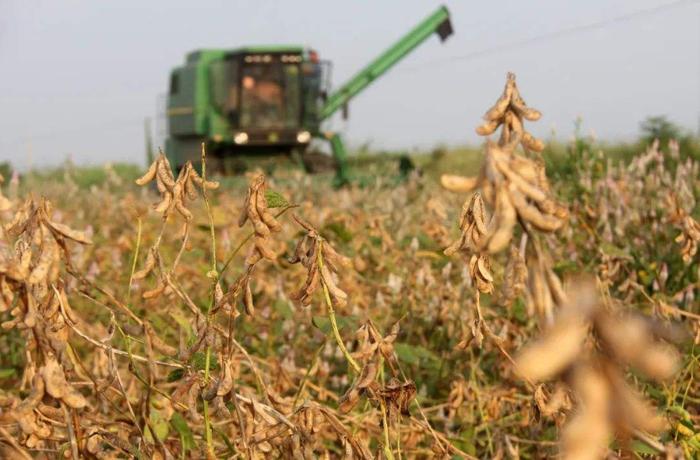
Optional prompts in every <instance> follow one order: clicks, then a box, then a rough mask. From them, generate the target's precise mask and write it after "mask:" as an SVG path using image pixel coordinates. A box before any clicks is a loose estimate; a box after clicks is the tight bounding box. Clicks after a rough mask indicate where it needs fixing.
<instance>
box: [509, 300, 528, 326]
mask: <svg viewBox="0 0 700 460" xmlns="http://www.w3.org/2000/svg"><path fill="white" fill-rule="evenodd" d="M511 311H512V312H513V317H514V318H515V319H516V320H517V321H518V322H519V323H521V324H527V320H528V315H527V307H526V306H525V302H524V301H523V299H522V298H521V297H518V298H516V299H515V301H514V302H513V306H512V307H511Z"/></svg>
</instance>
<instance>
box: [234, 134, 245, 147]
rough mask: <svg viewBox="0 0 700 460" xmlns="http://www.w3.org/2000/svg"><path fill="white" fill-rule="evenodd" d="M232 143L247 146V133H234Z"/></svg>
mask: <svg viewBox="0 0 700 460" xmlns="http://www.w3.org/2000/svg"><path fill="white" fill-rule="evenodd" d="M233 142H235V143H236V144H239V145H240V144H247V143H248V133H244V132H241V133H236V135H235V136H233Z"/></svg>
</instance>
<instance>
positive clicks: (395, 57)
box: [165, 6, 452, 183]
mask: <svg viewBox="0 0 700 460" xmlns="http://www.w3.org/2000/svg"><path fill="white" fill-rule="evenodd" d="M433 33H437V34H438V35H439V36H440V38H441V40H443V41H444V40H445V39H446V38H447V37H448V36H449V35H451V34H452V25H451V23H450V16H449V12H448V10H447V8H445V7H444V6H443V7H440V8H438V9H437V10H436V11H435V12H434V13H432V14H431V15H430V16H428V17H427V18H425V19H424V20H423V21H422V22H420V23H419V24H418V25H416V26H415V27H414V28H413V29H411V30H410V31H409V32H408V33H407V34H406V35H404V36H403V37H401V38H400V39H399V40H398V41H397V42H396V43H394V45H392V46H391V47H390V48H388V49H387V50H386V51H384V52H383V53H382V54H380V55H379V56H378V57H377V58H375V59H374V60H373V61H372V62H371V63H369V64H368V65H367V66H366V67H365V68H363V69H362V70H360V71H359V72H358V73H356V74H355V75H354V76H353V77H352V78H350V79H349V80H348V81H347V82H346V83H345V84H343V85H342V86H340V87H339V88H338V89H336V90H334V91H330V82H329V75H330V63H329V62H327V61H322V60H320V59H319V58H318V53H316V51H315V50H313V49H310V48H307V47H303V46H297V45H274V46H249V47H244V48H237V49H202V50H197V51H193V52H191V53H189V54H188V55H187V58H186V62H185V64H184V65H182V66H180V67H177V68H175V69H173V70H172V71H171V74H170V88H169V92H168V97H167V109H166V110H167V112H166V115H167V120H168V137H167V139H166V145H165V151H166V154H167V156H168V158H169V160H170V162H171V164H172V165H173V167H174V168H176V169H177V168H180V167H182V166H183V165H184V164H185V163H186V162H187V161H192V162H193V163H195V164H196V163H198V162H199V160H200V158H201V144H202V143H203V142H204V143H205V144H206V145H207V151H208V152H209V155H210V158H211V156H213V157H214V158H219V159H225V158H231V157H235V156H236V155H237V154H254V155H272V154H289V153H291V152H293V151H298V152H300V153H303V152H304V151H305V150H306V148H307V147H308V145H309V143H310V141H311V140H312V139H313V138H320V139H325V140H326V141H328V142H329V143H330V146H331V150H332V152H333V155H334V157H335V160H336V165H337V177H336V181H337V182H338V183H343V182H345V181H347V170H346V152H345V147H344V144H343V141H342V139H341V138H340V135H339V134H337V133H333V132H324V131H323V130H322V125H323V122H324V121H325V120H327V119H328V118H330V117H331V116H332V115H333V114H335V113H336V112H338V111H339V110H343V112H344V114H346V113H347V106H348V102H349V101H350V100H351V99H352V98H353V97H355V96H356V95H358V94H359V93H360V92H361V91H362V90H364V89H365V88H366V87H367V86H369V85H370V84H371V83H372V82H373V81H374V80H376V79H377V78H379V77H380V76H382V75H384V74H385V73H386V72H387V71H389V70H390V69H391V68H392V67H393V66H394V65H395V64H396V63H398V62H399V61H400V60H401V59H402V58H404V57H405V56H406V55H408V54H409V53H410V52H411V51H413V50H414V49H415V48H416V47H418V45H420V44H421V43H423V42H424V41H425V40H427V39H428V38H429V37H430V36H431V35H432V34H433Z"/></svg>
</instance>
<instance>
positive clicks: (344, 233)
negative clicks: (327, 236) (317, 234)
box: [323, 222, 352, 243]
mask: <svg viewBox="0 0 700 460" xmlns="http://www.w3.org/2000/svg"><path fill="white" fill-rule="evenodd" d="M323 230H324V231H327V232H331V233H333V234H334V235H335V236H336V237H338V239H339V240H340V241H342V242H343V243H349V242H350V241H352V232H351V231H350V229H348V227H346V226H345V224H344V223H342V222H330V223H328V224H326V225H325V226H324V227H323Z"/></svg>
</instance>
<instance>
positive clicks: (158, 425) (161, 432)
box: [150, 410, 170, 441]
mask: <svg viewBox="0 0 700 460" xmlns="http://www.w3.org/2000/svg"><path fill="white" fill-rule="evenodd" d="M150 418H151V425H152V426H153V431H154V432H155V434H156V437H157V438H158V439H159V440H160V441H164V440H165V439H166V438H167V437H168V432H170V425H169V424H168V421H167V420H165V419H164V418H163V417H162V415H161V413H160V412H158V411H156V410H151V417H150Z"/></svg>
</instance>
